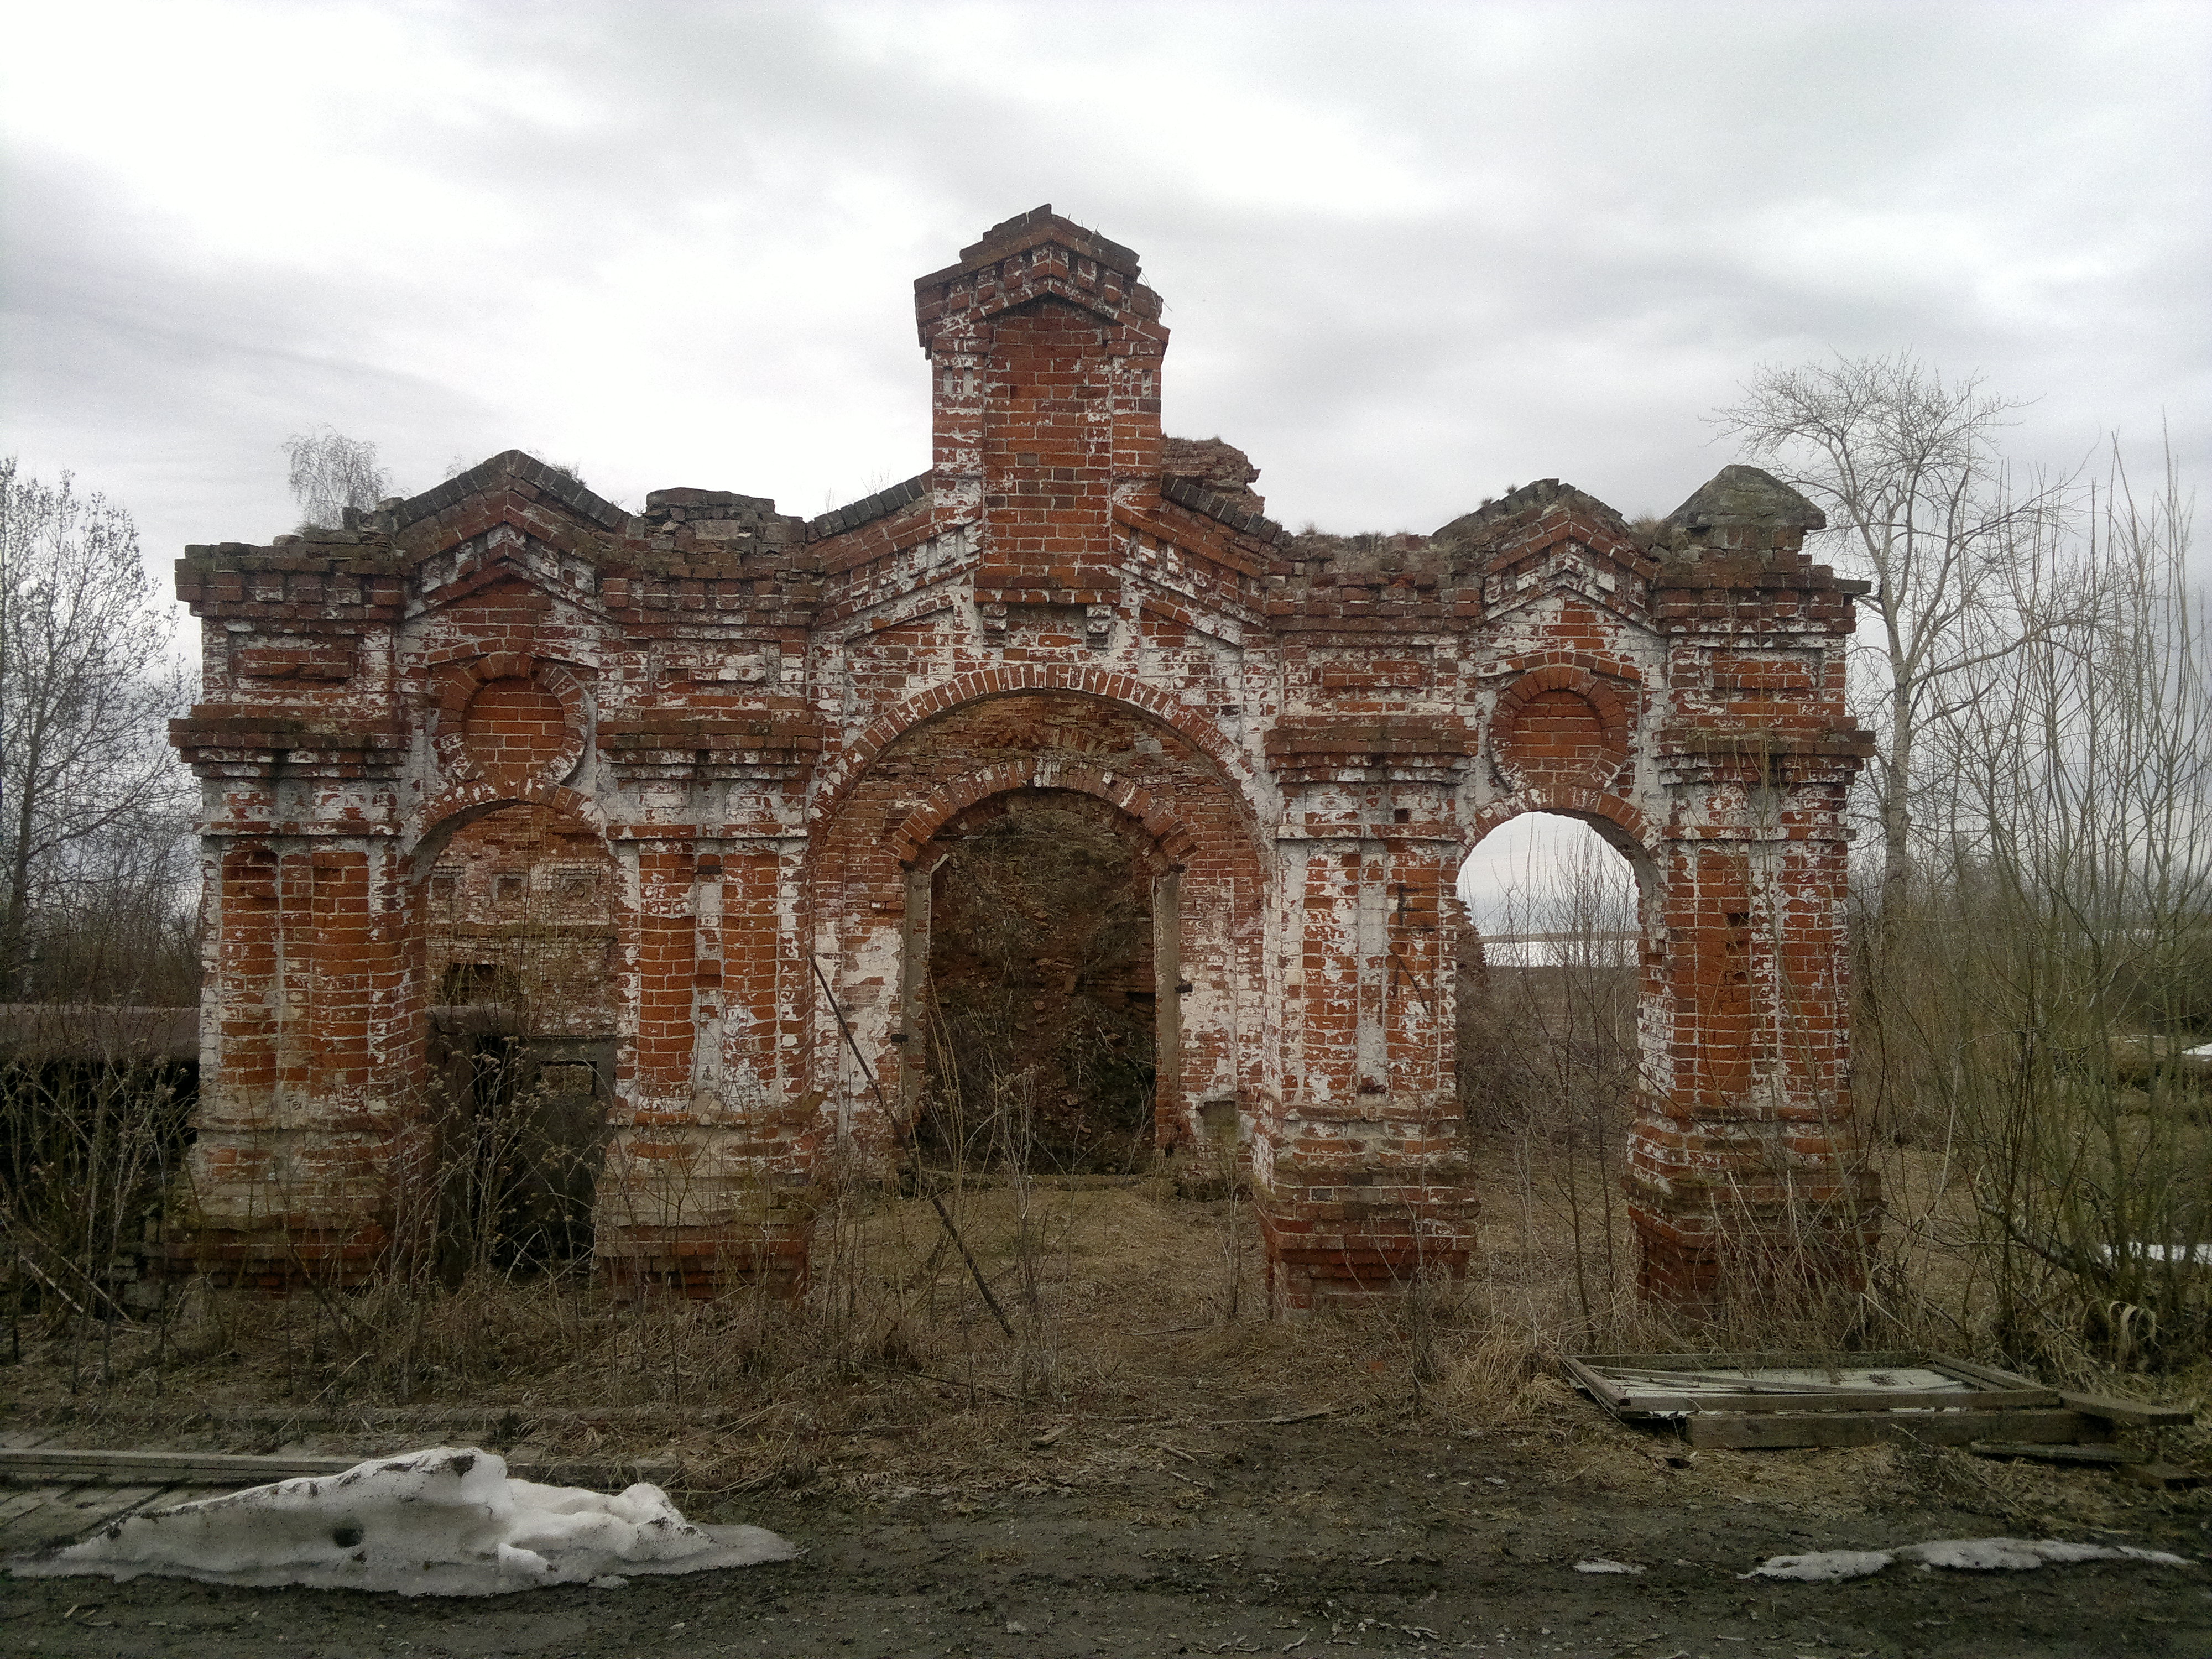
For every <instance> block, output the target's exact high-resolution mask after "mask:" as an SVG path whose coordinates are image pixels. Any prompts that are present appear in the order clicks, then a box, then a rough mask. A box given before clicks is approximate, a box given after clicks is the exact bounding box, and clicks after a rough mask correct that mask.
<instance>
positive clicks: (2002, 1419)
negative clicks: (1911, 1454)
mask: <svg viewBox="0 0 2212 1659" xmlns="http://www.w3.org/2000/svg"><path fill="white" fill-rule="evenodd" d="M1683 1432H1684V1437H1686V1439H1687V1440H1688V1441H1689V1443H1691V1444H1692V1446H1732V1447H1735V1448H1738V1449H1762V1448H1763V1449H1781V1448H1784V1447H1789V1446H1871V1445H1875V1444H1877V1443H1881V1442H1882V1441H1886V1440H1913V1441H1918V1442H1919V1443H1922V1444H1923V1445H1934V1446H1963V1445H1965V1444H1966V1443H1968V1442H1970V1441H1974V1440H2024V1441H2034V1442H2037V1443H2043V1444H2049V1443H2054V1442H2058V1441H2075V1442H2095V1441H2101V1440H2104V1439H2106V1437H2109V1435H2110V1434H2111V1430H2110V1428H2109V1427H2108V1426H2107V1425H2105V1424H2104V1423H2102V1422H2100V1421H2099V1420H2098V1419H2095V1418H2093V1417H2086V1416H2084V1415H2082V1413H2080V1412H2074V1411H2067V1410H2064V1409H2063V1408H2062V1409H2059V1410H2055V1411H2054V1410H2027V1411H2009V1412H1977V1411H1959V1412H1950V1411H1945V1412H1805V1413H1782V1412H1776V1413H1757V1414H1753V1413H1735V1412H1729V1413H1703V1414H1701V1415H1699V1416H1696V1417H1692V1418H1690V1419H1686V1421H1685V1423H1684V1424H1683Z"/></svg>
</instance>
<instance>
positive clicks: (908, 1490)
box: [0, 1400, 2212, 1659]
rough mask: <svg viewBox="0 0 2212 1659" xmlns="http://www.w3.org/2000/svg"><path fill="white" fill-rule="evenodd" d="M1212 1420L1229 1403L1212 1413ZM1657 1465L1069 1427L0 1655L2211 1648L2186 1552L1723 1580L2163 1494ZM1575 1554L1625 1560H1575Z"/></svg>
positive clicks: (1287, 1435)
mask: <svg viewBox="0 0 2212 1659" xmlns="http://www.w3.org/2000/svg"><path fill="white" fill-rule="evenodd" d="M1222 1409H1223V1410H1224V1412H1225V1414H1227V1415H1237V1414H1239V1407H1238V1405H1237V1403H1236V1402H1223V1405H1222ZM1048 1432H1050V1430H1049V1428H1045V1429H1043V1430H1042V1431H1041V1433H1040V1436H1039V1437H1042V1433H1048ZM1091 1441H1097V1442H1098V1443H1099V1444H1097V1445H1090V1446H1086V1444H1085V1443H1086V1442H1091ZM1108 1448H1116V1449H1121V1450H1122V1451H1125V1452H1127V1453H1129V1454H1131V1462H1132V1467H1131V1468H1129V1469H1128V1471H1127V1473H1126V1474H1123V1475H1121V1476H1119V1477H1112V1478H1107V1479H1103V1480H1102V1479H1100V1478H1098V1477H1097V1475H1096V1474H1093V1473H1086V1474H1084V1475H1082V1476H1080V1477H1079V1478H1080V1479H1081V1480H1082V1484H1081V1485H1080V1486H1071V1485H1063V1484H1060V1474H1061V1472H1062V1469H1063V1467H1064V1466H1065V1465H1066V1464H1068V1463H1070V1462H1075V1463H1079V1464H1080V1465H1081V1466H1082V1467H1083V1468H1084V1469H1085V1470H1086V1471H1090V1470H1093V1469H1095V1468H1096V1465H1097V1462H1098V1461H1099V1460H1098V1459H1097V1456H1096V1455H1095V1454H1096V1453H1097V1452H1098V1451H1101V1450H1103V1449H1108ZM1664 1453H1665V1448H1664V1447H1663V1445H1662V1443H1656V1442H1648V1441H1645V1440H1644V1439H1643V1438H1641V1437H1638V1436H1635V1435H1632V1434H1631V1433H1630V1432H1629V1431H1626V1430H1623V1429H1621V1428H1619V1427H1618V1426H1615V1425H1610V1424H1607V1423H1605V1422H1604V1421H1603V1420H1602V1419H1600V1418H1599V1417H1598V1414H1597V1413H1596V1411H1595V1407H1589V1406H1587V1405H1586V1404H1580V1405H1578V1404H1577V1403H1574V1402H1571V1401H1564V1400H1563V1401H1560V1402H1559V1413H1558V1420H1557V1421H1555V1422H1552V1423H1548V1424H1546V1425H1543V1426H1542V1427H1541V1428H1540V1429H1539V1430H1537V1431H1534V1432H1533V1433H1529V1432H1522V1433H1508V1432H1504V1431H1500V1432H1495V1433H1483V1432H1478V1433H1474V1434H1466V1433H1456V1434H1446V1433H1437V1432H1431V1431H1419V1430H1418V1429H1414V1428H1411V1427H1404V1426H1400V1427H1395V1428H1394V1427H1392V1426H1390V1425H1382V1424H1362V1423H1356V1422H1355V1423H1336V1422H1333V1421H1326V1420H1324V1421H1315V1422H1308V1423H1302V1424H1293V1425H1266V1424H1233V1425H1221V1426H1207V1425H1202V1424H1200V1423H1199V1422H1197V1421H1180V1422H1174V1423H1146V1424H1121V1425H1115V1424H1107V1423H1097V1422H1083V1423H1078V1424H1076V1425H1073V1427H1071V1428H1068V1429H1067V1430H1066V1432H1065V1433H1063V1435H1062V1436H1061V1437H1060V1439H1059V1440H1058V1441H1057V1442H1055V1443H1054V1445H1053V1446H1050V1447H1030V1448H1029V1449H1028V1450H1027V1453H1026V1455H1025V1458H1024V1462H1026V1463H1027V1465H1028V1469H1027V1473H1028V1474H1029V1475H1030V1478H1029V1479H1027V1480H1020V1481H1017V1482H1015V1483H1013V1484H1012V1485H1002V1484H998V1483H996V1482H994V1483H988V1484H987V1485H966V1486H963V1485H954V1486H940V1487H939V1488H936V1489H919V1488H916V1487H914V1486H898V1485H892V1484H890V1483H889V1482H888V1481H878V1482H868V1481H862V1482H858V1483H854V1482H838V1483H835V1489H829V1488H826V1487H825V1488H824V1489H819V1490H814V1491H809V1492H801V1493H797V1494H781V1495H774V1496H771V1495H767V1494H753V1495H749V1496H746V1497H744V1498H740V1499H734V1500H723V1501H720V1502H714V1501H708V1502H703V1503H695V1504H692V1506H691V1508H692V1510H693V1512H694V1513H695V1514H696V1515H698V1516H701V1517H702V1518H710V1519H726V1520H736V1519H744V1520H748V1521H752V1522H762V1523H765V1524H767V1525H769V1526H771V1527H774V1528H776V1529H778V1530H779V1531H781V1532H782V1533H784V1534H786V1535H787V1536H788V1537H790V1538H792V1539H793V1540H794V1541H797V1542H799V1544H801V1545H802V1546H803V1547H805V1550H806V1554H805V1556H804V1557H803V1558H802V1559H799V1560H798V1561H795V1562H792V1563H788V1564H785V1565H771V1566H760V1567H751V1568H745V1569H741V1570H738V1571H728V1572H719V1573H708V1574H702V1575H698V1576H696V1577H685V1578H670V1579H653V1578H638V1579H634V1580H632V1581H631V1582H630V1583H629V1584H628V1586H627V1587H625V1588H623V1589H605V1590H599V1589H550V1590H537V1591H526V1592H522V1593H519V1594H516V1595H508V1596H502V1597H497V1598H490V1599H487V1600H482V1601H436V1602H434V1601H409V1600H405V1599H404V1598H401V1597H398V1596H392V1595H364V1594H359V1593H352V1592H331V1591H307V1590H243V1589H218V1588H211V1587H208V1586H204V1585H197V1584H192V1583H179V1582H174V1581H161V1580H155V1579H139V1580H137V1581H134V1582H132V1583H126V1584H113V1583H109V1582H108V1581H106V1580H105V1579H83V1578H76V1579H31V1580H22V1579H9V1580H8V1581H5V1582H4V1583H0V1648H4V1650H7V1651H9V1652H14V1653H22V1654H33V1653H35V1654H39V1655H42V1656H43V1655H87V1656H107V1655H113V1654H118V1653H120V1654H130V1655H139V1654H146V1655H174V1656H179V1659H203V1656H218V1655H220V1656H234V1655H235V1656H259V1655H269V1656H280V1655H281V1656H294V1655H313V1656H323V1655H330V1656H342V1655H355V1654H362V1653H392V1654H400V1653H406V1654H421V1655H443V1654H453V1655H472V1656H474V1655H482V1656H490V1655H505V1654H545V1655H554V1654H561V1655H568V1654H574V1655H589V1656H592V1659H605V1656H619V1655H629V1654H640V1655H646V1654H651V1655H663V1654H665V1655H670V1656H679V1655H695V1654H696V1655H707V1654H760V1655H814V1654H830V1655H848V1654H850V1655H855V1656H857V1655H884V1656H893V1655H896V1656H903V1655H931V1656H934V1655H955V1654H992V1655H998V1654H1007V1655H1028V1656H1047V1655H1052V1656H1061V1655H1066V1656H1075V1655H1083V1656H1089V1655H1125V1654H1127V1655H1141V1654H1174V1653H1285V1652H1301V1651H1303V1652H1315V1653H1318V1652H1320V1651H1322V1650H1329V1651H1333V1652H1344V1653H1347V1654H1362V1653H1376V1654H1380V1653H1395V1654H1422V1653H1432V1654H1441V1653H1444V1652H1447V1651H1451V1652H1473V1653H1489V1654H1493V1655H1562V1656H1565V1655H1584V1654H1588V1655H1634V1656H1639V1659H1668V1656H1675V1655H1685V1656H1713V1659H1753V1656H1770V1655H1774V1656H1795V1655H1811V1656H1819V1659H1857V1656H1875V1655H1880V1656H1890V1655H1900V1656H1901V1655H1918V1654H1926V1655H1947V1656H1968V1655H1973V1656H2027V1655H2037V1656H2041V1655H2051V1656H2059V1655H2069V1656H2072V1655H2080V1656H2085V1659H2087V1656H2110V1655H2120V1654H2144V1655H2169V1654H2171V1655H2197V1654H2205V1653H2212V1574H2208V1572H2207V1571H2206V1569H2205V1567H2204V1566H2203V1565H2191V1566H2189V1567H2185V1568H2174V1567H2160V1566H2153V1565H2139V1564H2136V1563H2126V1564H2118V1563H2114V1564H2101V1563H2100V1564H2090V1565H2080V1566H2070V1567H2046V1568H2044V1569H2042V1570H2039V1571H2033V1572H2020V1573H1958V1572H1942V1571H1923V1570H1921V1569H1917V1568H1911V1567H1906V1566H1901V1565H1900V1566H1893V1567H1891V1568H1889V1569H1888V1570H1887V1571H1884V1572H1882V1573H1881V1574H1879V1575H1877V1576H1875V1577H1872V1578H1869V1579H1862V1580H1857V1581H1855V1582H1851V1583H1838V1584H1795V1583H1769V1582H1764V1581H1747V1580H1745V1579H1742V1578H1741V1577H1739V1575H1740V1574H1741V1573H1743V1572H1745V1571H1747V1570H1748V1569H1750V1568H1751V1567H1752V1566H1753V1565H1756V1564H1757V1563H1758V1562H1759V1561H1760V1560H1761V1559H1765V1558H1766V1557H1768V1556H1771V1555H1774V1554H1781V1553H1797V1552H1802V1551H1804V1550H1808V1549H1820V1548H1842V1547H1852V1548H1876V1547H1891V1546H1896V1545H1901V1544H1905V1543H1910V1542H1914V1541H1924V1540H1928V1539H1932V1538H1941V1537H1960V1536H1967V1537H1977V1536H1988V1535H1991V1534H2001V1533H2007V1532H2011V1533H2015V1534H2017V1533H2019V1532H2021V1531H2023V1530H2025V1531H2027V1532H2030V1533H2033V1534H2043V1533H2052V1534H2057V1535H2061V1536H2065V1537H2069V1538H2075V1539H2084V1540H2089V1541H2108V1542H2130V1543H2138V1544H2146V1545H2151V1546H2154V1547H2161V1548H2166V1549H2169V1550H2172V1551H2173V1552H2175V1553H2180V1554H2185V1555H2187V1556H2189V1557H2190V1558H2191V1559H2192V1561H2195V1560H2197V1558H2199V1557H2200V1556H2201V1555H2202V1554H2203V1552H2204V1550H2205V1549H2206V1547H2207V1545H2208V1540H2207V1538H2206V1535H2205V1532H2204V1522H2203V1510H2202V1508H2201V1506H2200V1505H2198V1504H2195V1503H2194V1502H2191V1501H2188V1500H2185V1499H2183V1500H2177V1499H2170V1498H2159V1497H2157V1496H2155V1495H2153V1494H2148V1493H2145V1494H2142V1496H2141V1497H2139V1498H2129V1497H2127V1496H2124V1495H2123V1494H2122V1493H2121V1492H2120V1491H2119V1489H2118V1488H2117V1487H2115V1486H2114V1485H2113V1483H2112V1480H2111V1479H2110V1477H2109V1476H2106V1475H2103V1474H2079V1473H2064V1474H2057V1473H2050V1472H2044V1471H2033V1472H2029V1471H2027V1470H2026V1469H2025V1468H2022V1469H2021V1470H2019V1471H2018V1472H2017V1474H2016V1475H2015V1482H2014V1484H2013V1486H2011V1487H2010V1488H2009V1489H2005V1488H1998V1489H1997V1491H1998V1492H1999V1496H2000V1498H2002V1508H2004V1509H2005V1510H2007V1511H2008V1512H2007V1513H2003V1514H1999V1515H1992V1514H1990V1513H1989V1512H1988V1511H1989V1509H1990V1507H1991V1505H1990V1503H1989V1502H1988V1498H1989V1495H1990V1493H1989V1490H1988V1489H1983V1490H1980V1491H1979V1492H1978V1493H1976V1494H1974V1495H1975V1496H1978V1498H1980V1500H1981V1501H1980V1502H1979V1503H1978V1505H1977V1507H1975V1508H1972V1509H1963V1508H1960V1507H1959V1506H1958V1505H1957V1504H1956V1503H1955V1502H1947V1501H1946V1499H1945V1498H1944V1496H1943V1495H1942V1488H1943V1486H1944V1481H1945V1474H1944V1467H1943V1466H1944V1463H1945V1462H1947V1461H1948V1460H1947V1459H1916V1458H1914V1457H1911V1456H1906V1455H1899V1454H1898V1453H1896V1452H1893V1451H1891V1450H1888V1449H1865V1450H1852V1451H1832V1452H1820V1453H1808V1452H1782V1453H1765V1454H1750V1453H1725V1452H1712V1451H1707V1452H1702V1453H1700V1454H1699V1455H1697V1456H1696V1458H1695V1459H1693V1460H1686V1461H1687V1467H1684V1468H1674V1467H1672V1466H1671V1465H1670V1464H1668V1462H1666V1461H1665V1457H1664ZM1678 1455H1679V1454H1678ZM1930 1462H1932V1463H1933V1464H1934V1466H1935V1467H1934V1468H1927V1467H1922V1465H1923V1464H1926V1463H1930ZM2001 1472H2002V1471H2001ZM2038 1510H2042V1511H2044V1512H2043V1513H2040V1514H2038V1513H2036V1511H2038ZM2089 1516H2094V1517H2095V1521H2094V1522H2089V1521H2088V1520H2087V1517H2089ZM1591 1558H1603V1559H1610V1560H1613V1561H1618V1562H1621V1563H1625V1564H1628V1565H1637V1566H1641V1567H1643V1568H1644V1572H1642V1573H1641V1574H1637V1575H1632V1574H1613V1575H1602V1576H1601V1575H1591V1574H1584V1573H1580V1572H1577V1571H1575V1565H1576V1563H1577V1562H1578V1561H1582V1560H1584V1559H1591Z"/></svg>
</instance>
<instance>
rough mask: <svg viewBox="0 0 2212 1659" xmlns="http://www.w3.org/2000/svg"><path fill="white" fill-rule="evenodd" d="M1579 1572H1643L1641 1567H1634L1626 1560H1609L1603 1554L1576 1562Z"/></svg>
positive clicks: (1576, 1569)
mask: <svg viewBox="0 0 2212 1659" xmlns="http://www.w3.org/2000/svg"><path fill="white" fill-rule="evenodd" d="M1575 1571H1577V1572H1641V1571H1644V1569H1643V1568H1641V1567H1632V1566H1631V1565H1628V1563H1627V1562H1626V1561H1608V1560H1607V1559H1605V1558H1604V1557H1603V1556H1592V1557H1591V1558H1590V1559H1589V1560H1587V1561H1577V1562H1576V1563H1575Z"/></svg>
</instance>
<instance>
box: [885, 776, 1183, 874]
mask: <svg viewBox="0 0 2212 1659" xmlns="http://www.w3.org/2000/svg"><path fill="white" fill-rule="evenodd" d="M1028 787H1035V788H1038V789H1067V790H1073V791H1074V792H1076V793H1080V794H1085V795H1091V796H1094V797H1096V798H1097V799H1100V800H1103V801H1104V802H1106V804H1107V805H1109V806H1112V807H1114V808H1115V809H1116V810H1118V811H1121V812H1124V813H1126V814H1127V816H1128V817H1131V818H1133V819H1134V820H1135V821H1136V823H1137V824H1138V826H1139V828H1140V829H1143V830H1144V832H1145V833H1146V835H1147V836H1151V837H1152V841H1153V842H1154V844H1155V845H1157V846H1158V848H1159V850H1160V853H1161V854H1162V856H1164V857H1165V858H1167V859H1169V860H1180V859H1182V857H1183V856H1184V855H1185V854H1187V853H1188V851H1189V849H1190V848H1191V846H1192V844H1193V841H1194V837H1193V835H1192V833H1191V831H1190V830H1189V829H1188V828H1186V827H1185V826H1184V825H1183V823H1182V822H1181V821H1180V820H1179V819H1178V818H1176V816H1175V814H1174V813H1173V812H1171V811H1169V810H1168V808H1167V806H1166V805H1164V803H1163V802H1162V801H1161V800H1160V799H1158V797H1156V796H1155V795H1154V794H1153V793H1152V791H1151V790H1149V789H1146V788H1145V787H1143V786H1141V785H1139V784H1136V783H1133V782H1131V781H1129V780H1128V779H1127V778H1123V777H1120V776H1117V775H1115V774H1114V773H1112V772H1110V771H1108V770H1107V769H1105V768H1103V767H1099V766H1094V765H1091V764H1090V763H1087V762H1081V761H1062V760H1060V759H1057V758H1056V757H1052V756H1042V757H1028V758H1024V759H1023V760H1018V761H1009V762H1006V763H1002V764H1000V765H998V766H987V767H982V768H980V769H977V770H975V771H973V772H969V773H965V774H963V775H961V776H959V777H957V778H953V779H950V780H948V781H946V782H945V783H943V784H940V785H939V786H938V787H936V788H935V789H933V790H932V791H931V792H930V793H929V795H928V797H927V799H925V800H924V801H923V802H922V804H921V805H919V806H917V807H916V808H915V809H914V811H911V812H909V813H908V814H907V815H906V817H903V818H902V819H901V820H900V821H899V823H898V825H897V827H896V828H895V829H892V830H891V831H890V835H889V836H888V837H887V839H888V840H889V841H890V845H891V850H892V852H893V854H896V857H897V859H898V861H899V862H900V863H901V864H903V865H909V866H911V865H912V864H914V863H915V861H916V860H918V859H920V858H921V854H922V852H923V849H924V848H927V846H928V845H929V843H930V842H931V840H932V839H933V837H934V836H936V834H937V832H938V831H939V830H940V829H943V828H944V827H945V825H946V824H947V823H951V821H952V820H953V819H954V818H956V817H958V816H959V815H960V814H961V813H963V812H964V811H967V810H968V809H969V807H971V806H975V805H979V804H981V802H983V801H987V800H989V799H992V798H993V797H994V796H995V795H1003V794H1006V793H1009V792H1011V791H1012V790H1016V789H1022V788H1028Z"/></svg>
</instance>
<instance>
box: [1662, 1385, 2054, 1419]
mask: <svg viewBox="0 0 2212 1659" xmlns="http://www.w3.org/2000/svg"><path fill="white" fill-rule="evenodd" d="M2061 1403H2062V1402H2061V1401H2060V1399H2059V1396H2058V1393H2057V1390H2056V1389H2038V1388H2027V1389H1980V1390H1973V1391H1968V1390H1966V1389H1838V1390H1837V1391H1835V1392H1834V1393H1832V1394H1818V1395H1804V1394H1798V1395H1773V1394H1768V1395H1754V1394H1680V1395H1666V1394H1638V1393H1628V1394H1626V1395H1624V1397H1623V1399H1622V1402H1621V1405H1620V1408H1619V1409H1620V1410H1621V1411H1623V1412H1626V1413H1632V1414H1640V1413H1650V1414H1652V1415H1666V1416H1672V1415H1674V1414H1676V1413H1683V1412H1891V1411H1948V1410H1949V1409H1951V1408H1952V1407H1963V1408H1964V1409H1966V1410H1968V1411H2020V1410H2023V1409H2027V1408H2029V1407H2042V1406H2057V1405H2059V1404H2061Z"/></svg>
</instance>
